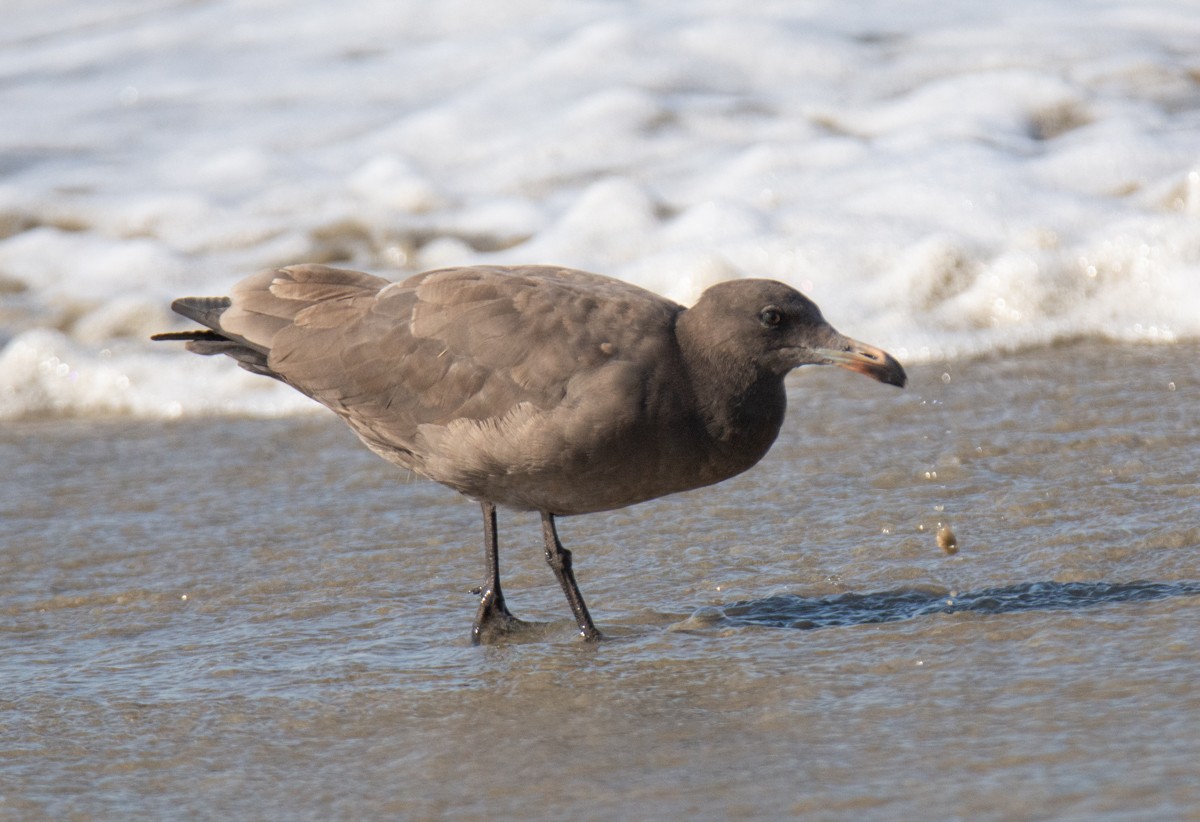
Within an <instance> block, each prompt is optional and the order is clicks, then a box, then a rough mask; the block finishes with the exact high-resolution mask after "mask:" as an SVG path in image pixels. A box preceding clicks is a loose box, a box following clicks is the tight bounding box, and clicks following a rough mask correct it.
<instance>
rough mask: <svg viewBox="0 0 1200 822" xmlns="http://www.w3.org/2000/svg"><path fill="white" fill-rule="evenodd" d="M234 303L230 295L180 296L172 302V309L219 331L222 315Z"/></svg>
mask: <svg viewBox="0 0 1200 822" xmlns="http://www.w3.org/2000/svg"><path fill="white" fill-rule="evenodd" d="M232 304H233V303H232V301H231V300H230V299H229V298H228V297H180V298H179V299H178V300H175V301H174V302H172V303H171V310H172V311H174V312H175V313H176V314H182V315H183V316H184V317H187V318H188V319H189V320H195V321H196V322H198V323H200V325H202V326H204V327H205V328H211V329H213V330H214V331H219V330H220V328H221V315H222V314H224V313H225V309H227V308H229V306H230V305H232Z"/></svg>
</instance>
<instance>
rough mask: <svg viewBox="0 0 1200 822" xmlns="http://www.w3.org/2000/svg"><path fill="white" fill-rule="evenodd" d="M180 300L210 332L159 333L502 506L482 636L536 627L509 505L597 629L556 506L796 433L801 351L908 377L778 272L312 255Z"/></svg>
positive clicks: (715, 478) (736, 457) (743, 463)
mask: <svg viewBox="0 0 1200 822" xmlns="http://www.w3.org/2000/svg"><path fill="white" fill-rule="evenodd" d="M171 307H172V309H174V310H175V311H176V312H177V313H179V314H182V315H183V316H185V317H189V318H191V319H193V320H195V321H196V322H198V323H200V324H201V325H204V326H206V327H207V329H209V330H204V331H187V332H182V333H170V334H159V335H156V336H155V337H154V339H156V340H187V341H188V345H187V347H188V350H190V351H194V352H196V353H197V354H228V355H229V356H231V357H233V358H234V359H235V360H237V361H238V364H239V365H241V366H242V367H243V368H245V369H247V370H249V371H253V372H254V373H256V374H263V375H266V376H268V377H274V378H275V379H278V380H282V381H283V382H285V383H287V384H288V385H290V386H292V387H293V388H295V389H297V390H298V391H301V392H303V393H304V394H307V395H308V396H310V397H312V398H313V399H315V400H316V401H317V402H320V403H321V404H323V405H325V406H326V407H328V408H330V409H332V410H333V411H335V412H337V413H338V414H339V415H340V416H341V417H342V419H343V420H345V422H346V424H348V425H349V426H350V427H351V428H352V429H354V432H355V433H356V434H358V436H359V438H360V439H362V441H363V442H364V443H366V445H367V447H368V448H370V449H371V450H372V451H374V452H375V453H376V454H378V455H379V456H381V457H383V458H384V459H386V460H388V461H390V462H394V463H396V464H397V465H401V466H403V467H405V468H407V469H409V470H411V471H414V472H416V473H418V474H420V475H422V476H425V477H428V478H429V479H432V480H435V481H436V482H440V483H442V484H443V485H448V486H449V487H451V488H453V489H454V490H456V491H458V492H460V493H462V494H465V495H466V496H468V497H471V498H472V499H475V500H478V501H479V502H480V503H481V504H482V506H483V530H484V547H485V551H486V559H487V579H486V581H485V583H484V585H483V587H482V589H481V593H482V596H481V599H480V603H479V611H478V613H477V615H476V618H475V625H474V628H473V631H472V637H473V639H474V641H475V642H478V641H479V640H480V639H481V638H482V637H484V636H485V634H490V633H492V632H493V631H507V630H510V629H512V628H513V627H515V626H516V625H518V624H519V621H518V620H517V619H516V618H515V617H513V616H512V614H510V613H509V611H508V608H507V607H505V604H504V595H503V594H502V593H501V590H500V571H499V564H498V557H497V541H496V506H497V505H504V506H508V507H510V508H516V509H521V510H529V511H538V512H539V513H540V514H541V516H542V537H543V540H544V542H545V550H546V560H547V561H548V562H549V564H550V567H551V568H552V569H553V570H554V573H555V576H557V578H558V581H559V584H561V585H562V588H563V591H564V593H565V594H566V596H567V601H568V602H569V603H570V605H571V610H572V612H573V613H574V615H575V621H576V622H577V623H578V625H579V631H580V633H581V634H582V636H584V637H585V638H587V639H596V638H598V637H599V636H600V633H599V632H598V631H597V630H596V627H595V625H593V624H592V619H591V616H590V615H589V614H588V610H587V606H586V605H585V604H584V601H583V596H582V594H581V593H580V592H579V587H578V586H577V585H576V584H575V576H574V574H573V573H572V570H571V553H570V552H569V551H567V550H566V549H565V548H563V546H562V543H561V542H559V539H558V534H557V532H556V529H555V525H554V518H555V517H556V516H561V515H568V514H586V513H589V512H592V511H604V510H608V509H612V508H621V507H623V506H626V505H633V504H634V503H637V502H643V501H645V500H648V499H653V498H655V497H661V496H663V495H665V494H674V493H676V492H678V491H687V490H689V489H692V488H699V487H701V486H704V485H711V484H712V483H715V482H720V481H721V480H724V479H727V478H729V477H732V476H734V475H735V474H740V473H741V472H742V471H745V470H746V469H747V468H749V467H751V466H752V465H754V464H755V463H756V462H758V461H759V460H760V459H761V458H762V456H763V455H764V454H765V453H766V452H767V449H768V448H770V447H771V443H773V442H774V441H775V436H776V435H777V434H778V433H779V427H780V424H781V423H782V422H783V415H784V409H785V405H786V401H785V396H784V388H783V378H784V376H785V375H786V374H787V373H788V372H789V371H791V370H792V369H793V368H796V367H797V366H800V365H808V364H834V365H840V366H842V367H843V368H848V369H850V370H851V371H857V372H859V373H861V374H866V375H867V376H869V377H873V378H875V379H877V380H879V381H881V382H885V383H889V384H891V385H897V386H903V385H904V382H905V375H904V369H903V368H902V367H901V366H900V363H898V362H896V360H895V359H893V358H892V357H891V356H890V355H889V354H887V353H886V352H884V351H881V350H880V349H878V348H874V347H872V346H869V345H865V344H863V343H860V342H857V341H855V340H852V339H850V338H848V337H844V336H842V335H841V334H839V333H838V332H837V331H835V330H834V329H833V328H832V327H831V326H830V325H829V324H828V323H826V322H825V320H824V319H823V318H822V316H821V312H820V309H818V308H817V306H816V305H815V304H814V303H813V302H812V301H811V300H809V299H808V298H806V297H805V296H804V295H802V294H800V293H799V292H797V291H795V290H794V289H792V288H789V287H788V286H786V285H784V284H782V283H778V282H773V281H770V280H732V281H729V282H724V283H719V284H717V285H714V286H713V287H711V288H709V289H708V290H707V291H705V292H704V294H703V295H702V296H701V297H700V300H699V302H697V303H696V304H695V305H694V306H693V307H691V308H686V309H685V308H684V307H683V306H681V305H677V304H676V303H673V302H671V301H670V300H667V299H664V298H662V297H660V296H658V295H656V294H653V293H651V292H649V291H646V290H644V289H641V288H638V287H637V286H634V285H630V284H628V283H624V282H621V281H619V280H614V279H610V278H608V277H602V276H599V275H597V274H588V273H586V272H583V271H574V270H571V269H565V268H550V267H542V266H524V267H512V268H508V267H495V266H471V267H467V268H447V269H441V270H438V271H429V272H426V273H424V274H417V275H415V276H413V277H410V278H408V279H407V280H405V281H404V282H402V283H392V282H389V281H387V280H384V279H381V278H379V277H374V276H372V275H370V274H363V273H360V272H357V271H346V270H342V269H336V268H328V267H326V266H321V265H297V266H290V267H288V268H281V269H278V270H268V271H262V272H260V273H258V274H255V275H253V276H251V277H249V278H247V279H245V280H242V281H241V282H239V283H238V284H237V285H235V286H234V287H233V289H232V291H231V293H230V296H229V297H207V298H205V297H185V298H183V299H179V300H176V301H175V302H174V303H172V305H171Z"/></svg>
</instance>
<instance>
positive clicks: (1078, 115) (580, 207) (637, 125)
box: [0, 0, 1200, 419]
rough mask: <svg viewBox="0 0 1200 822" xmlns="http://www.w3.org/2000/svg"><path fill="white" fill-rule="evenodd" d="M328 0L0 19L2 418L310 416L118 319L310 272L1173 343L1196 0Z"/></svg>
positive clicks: (891, 344)
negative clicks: (714, 291)
mask: <svg viewBox="0 0 1200 822" xmlns="http://www.w3.org/2000/svg"><path fill="white" fill-rule="evenodd" d="M351 6H352V8H347V7H346V6H345V5H344V4H342V5H339V6H338V7H337V8H332V7H331V8H330V9H312V8H300V7H297V8H294V9H293V8H290V7H289V8H278V7H275V6H273V5H271V4H267V3H262V4H255V3H248V4H239V5H238V7H237V8H236V9H233V8H231V7H226V6H223V5H220V4H218V5H207V6H192V5H183V6H168V7H163V8H159V9H151V10H146V9H144V8H143V7H142V6H141V5H140V4H127V5H124V6H122V5H121V4H115V5H108V6H106V7H105V9H103V10H100V9H96V8H94V4H88V3H84V2H82V1H81V0H67V1H66V2H62V3H59V4H58V5H57V6H56V11H55V14H54V15H53V17H52V18H47V16H46V15H45V14H44V10H43V9H42V7H41V6H40V5H39V4H25V5H18V6H17V7H16V8H14V9H10V10H9V11H8V12H7V13H6V26H5V33H4V34H3V35H0V38H2V42H3V44H4V48H3V50H2V51H0V80H2V82H0V106H2V107H3V110H4V111H6V112H9V113H15V114H13V115H12V116H10V117H7V118H6V125H5V129H4V131H3V133H2V134H0V158H3V159H2V160H0V163H2V170H3V173H4V177H3V178H2V181H0V419H19V418H29V417H37V416H39V415H47V414H49V415H93V414H102V415H131V416H138V417H151V418H171V417H178V416H191V415H207V414H239V415H240V414H250V415H278V414H293V413H302V412H303V411H304V410H306V409H310V408H312V407H313V405H312V403H310V402H308V401H307V400H305V399H304V398H302V397H296V396H293V395H292V394H290V393H289V392H288V391H287V389H285V388H283V387H282V386H277V385H274V384H272V383H271V382H270V381H267V380H261V379H254V378H252V377H250V376H249V375H246V374H243V373H241V372H240V371H238V369H236V368H233V367H232V366H231V364H229V363H219V362H208V361H203V360H199V358H196V357H190V356H189V355H187V354H185V353H184V352H182V351H180V350H178V347H171V346H157V347H155V346H153V345H152V344H151V343H150V342H149V341H148V339H147V338H148V335H149V334H150V333H151V332H153V331H159V330H166V329H170V328H178V327H182V324H181V323H180V321H178V320H177V319H176V318H173V317H172V316H171V315H170V313H169V311H168V308H167V306H168V304H169V301H170V299H171V298H172V297H175V296H181V295H185V294H187V295H193V294H195V295H207V294H220V293H223V292H224V291H225V290H227V288H228V287H229V285H230V284H231V283H233V282H234V281H236V280H237V279H239V278H240V277H242V276H245V275H247V274H249V273H251V272H253V271H255V270H257V269H259V268H262V267H264V266H271V265H286V264H289V263H295V262H305V261H314V262H330V263H335V264H344V265H348V266H351V267H357V268H363V269H367V270H371V271H373V272H376V273H381V274H384V275H385V276H390V277H393V278H397V279H398V278H402V277H403V276H405V275H406V274H408V273H411V272H413V271H416V270H421V269H424V268H430V267H437V266H444V265H456V264H467V263H478V262H498V263H510V262H537V263H555V264H561V265H569V266H574V267H579V268H585V269H589V270H594V271H598V272H601V273H606V274H612V275H615V276H619V277H622V278H624V279H627V280H630V281H632V282H636V283H638V284H641V285H644V286H646V287H648V288H651V289H653V290H655V291H658V292H660V293H663V294H665V295H667V296H669V297H672V298H673V299H676V300H679V301H681V302H685V303H688V302H691V301H692V300H694V299H695V298H696V297H697V296H698V295H699V293H700V292H701V291H702V290H703V289H704V288H705V287H706V286H707V285H710V284H711V283H713V282H716V281H719V280H721V279H727V278H729V277H736V276H754V277H771V278H776V279H780V280H783V281H785V282H787V283H789V284H791V285H794V286H796V287H798V288H800V289H801V290H803V291H805V292H806V293H808V294H809V296H811V297H812V298H813V299H815V300H816V301H817V302H818V303H819V304H820V305H821V306H822V308H823V309H824V311H825V313H826V315H827V316H828V317H829V318H830V319H831V320H832V321H833V322H834V323H835V324H836V325H837V326H838V327H839V328H841V329H842V330H844V331H846V332H847V333H850V334H853V335H855V336H858V337H860V338H867V339H871V340H872V341H873V342H876V343H878V344H880V345H882V346H884V347H886V348H888V349H889V350H891V351H893V352H894V353H896V354H897V356H899V357H900V358H901V359H902V360H905V361H907V362H914V363H915V362H922V361H933V360H955V359H959V358H964V357H970V356H975V355H979V354H986V353H991V352H1003V351H1010V350H1014V349H1018V348H1024V347H1031V346H1038V345H1045V344H1051V343H1054V342H1056V341H1059V340H1063V339H1072V338H1078V337H1093V338H1099V339H1106V340H1114V341H1122V342H1130V341H1132V342H1149V343H1168V344H1169V343H1171V342H1174V341H1177V340H1183V339H1194V338H1196V337H1197V336H1200V310H1197V307H1198V306H1200V149H1197V145H1198V140H1197V138H1198V135H1200V114H1198V112H1200V79H1198V78H1200V68H1198V66H1197V64H1196V62H1195V57H1194V48H1193V47H1194V44H1195V42H1196V41H1197V38H1198V37H1200V17H1198V16H1197V15H1196V13H1195V11H1194V9H1193V7H1192V4H1191V3H1189V2H1183V0H1180V2H1162V3H1157V4H1155V5H1154V6H1153V7H1145V8H1143V7H1142V6H1133V5H1131V6H1129V7H1119V6H1118V7H1113V6H1112V5H1111V4H1101V3H1086V2H1084V3H1077V2H1066V0H1063V2H1059V3H1054V4H1050V5H1047V4H1045V3H1033V2H1020V1H1018V2H1015V3H1008V4H1005V5H1004V7H1003V8H1000V7H997V6H995V4H991V3H982V2H980V3H974V4H959V5H957V6H955V7H954V8H949V9H947V8H942V7H941V6H933V5H930V6H929V7H927V8H921V7H911V6H906V10H905V12H904V13H903V14H900V13H898V12H897V11H895V10H893V8H892V7H891V6H890V5H888V4H883V3H881V4H877V5H870V4H868V5H867V6H862V5H861V4H859V5H855V6H854V7H853V8H851V7H839V6H828V7H819V8H807V9H802V8H796V9H791V8H787V7H780V8H777V9H764V10H761V11H753V12H750V11H747V10H746V9H744V8H741V7H736V6H729V7H724V6H721V5H712V6H703V7H696V6H692V5H687V4H684V5H680V6H679V7H674V6H667V7H662V6H656V7H641V6H622V5H615V6H596V7H581V6H578V5H577V4H566V3H564V4H558V5H552V6H549V7H545V8H543V7H541V6H539V8H538V11H537V13H536V14H534V13H533V12H532V11H531V10H529V9H524V8H521V7H505V8H504V9H496V8H494V7H493V6H491V5H485V4H483V3H479V2H464V3H460V4H457V5H456V6H455V10H454V13H453V14H447V15H437V14H432V13H430V12H429V11H428V10H427V9H425V10H423V11H421V12H420V13H419V14H418V13H416V12H415V11H413V10H411V9H408V8H407V7H405V6H404V5H403V4H377V3H372V2H367V1H366V0H359V2H352V3H351ZM414 8H415V7H414ZM49 101H53V105H50V104H49Z"/></svg>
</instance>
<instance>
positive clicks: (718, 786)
mask: <svg viewBox="0 0 1200 822" xmlns="http://www.w3.org/2000/svg"><path fill="white" fill-rule="evenodd" d="M911 376H912V383H911V385H910V388H909V389H908V390H907V391H904V392H899V391H893V390H888V389H885V388H882V387H880V386H878V385H875V384H872V383H869V382H868V381H866V380H860V379H855V378H853V377H852V376H850V375H846V374H844V373H835V372H834V371H833V370H832V369H828V370H815V369H810V370H808V371H804V372H802V373H800V374H798V375H796V376H794V377H793V378H792V379H791V381H790V382H789V388H790V395H791V397H790V399H791V407H790V411H789V416H788V420H787V422H786V423H785V426H784V430H783V433H782V434H781V437H780V441H779V442H778V443H777V444H776V446H775V449H774V450H773V451H772V452H771V454H770V455H769V456H768V457H767V458H766V460H764V462H763V463H762V464H761V465H760V466H758V467H757V468H756V469H754V470H752V471H751V472H750V473H748V474H746V475H743V476H741V477H738V478H736V479H734V480H732V481H730V482H727V483H725V484H724V485H721V486H718V487H715V488H712V489H707V490H702V491H698V492H693V493H690V494H685V495H680V496H676V497H672V498H668V499H665V500H660V501H657V502H654V503H649V504H645V505H642V506H638V507H636V508H632V509H627V510H625V511H619V512H614V513H610V514H598V515H591V516H587V517H581V518H569V519H565V520H563V521H562V523H561V525H562V527H561V533H562V536H563V540H564V542H565V543H566V544H567V545H568V546H569V547H571V548H572V550H574V552H575V560H576V572H577V574H578V577H579V581H580V584H581V586H582V588H583V590H584V593H585V594H586V595H587V597H588V603H589V605H590V606H591V608H592V612H593V616H595V618H596V620H597V623H598V625H599V626H600V628H601V629H602V630H604V631H606V633H607V634H608V635H609V636H610V637H611V639H610V640H609V641H606V642H603V643H601V644H599V645H596V646H591V645H585V644H583V643H580V642H578V641H577V640H576V639H575V637H574V625H573V623H572V621H571V620H570V618H569V613H568V612H567V610H566V608H565V605H564V603H563V602H562V601H561V599H562V598H561V594H560V593H559V591H558V590H557V586H556V585H555V584H554V580H553V577H552V576H551V574H550V572H549V570H548V569H547V568H545V566H544V563H543V561H542V558H541V555H540V554H541V552H540V546H539V539H538V532H537V523H536V518H534V517H532V516H527V515H514V514H511V513H504V512H502V514H501V539H502V545H501V551H502V555H501V559H502V562H503V563H504V568H505V585H506V594H507V596H508V598H509V605H510V607H512V608H513V610H514V612H516V613H517V614H518V615H519V616H522V617H525V618H531V619H537V620H547V621H549V622H550V625H549V626H548V628H547V630H546V631H545V632H543V633H540V634H539V635H537V636H533V637H530V638H528V641H523V642H514V643H510V644H507V645H503V646H493V647H485V648H473V647H471V646H470V644H469V637H468V634H469V628H470V621H471V618H472V616H473V614H474V606H475V598H474V597H473V596H472V595H471V594H470V593H469V589H470V588H471V587H473V586H475V585H477V584H479V582H480V581H481V578H482V548H481V546H480V545H479V536H478V532H479V522H478V520H479V513H478V508H477V506H475V505H474V504H471V503H469V502H467V501H464V500H462V499H461V498H459V497H457V496H456V495H455V494H453V493H452V492H449V491H447V490H445V489H442V488H440V487H438V486H435V485H432V484H430V483H427V482H423V481H418V480H411V479H408V478H406V477H405V476H404V475H402V474H401V473H400V472H398V471H397V470H396V469H394V468H392V467H391V466H389V465H387V464H385V463H383V462H382V461H381V460H378V459H377V458H376V457H374V456H372V455H371V454H369V453H368V452H366V451H365V449H362V448H361V447H360V446H359V445H358V444H357V441H356V440H355V439H354V438H353V436H352V435H351V434H350V433H349V432H348V431H346V430H344V429H343V428H342V427H341V426H340V424H339V423H337V422H336V421H335V420H333V419H332V418H331V417H330V416H328V415H325V414H314V415H313V416H311V417H303V418H292V419H284V420H273V421H271V420H268V421H263V420H191V421H182V422H178V423H170V424H168V423H144V422H131V421H127V420H126V421H96V420H60V421H41V422H35V421H31V422H26V423H15V424H14V423H9V424H5V425H4V426H3V427H2V428H0V465H2V466H3V471H2V473H0V567H2V574H0V681H3V682H4V688H3V689H2V692H0V739H3V740H4V756H3V758H2V759H0V816H3V818H13V819H34V818H57V819H61V818H78V819H88V818H94V819H102V818H119V817H123V816H140V817H165V816H168V815H170V816H180V817H184V818H201V819H203V818H227V817H230V816H234V817H240V818H255V817H257V818H262V817H266V816H277V817H287V818H292V819H327V818H413V819H422V818H435V817H440V816H451V817H455V818H466V819H472V818H484V817H487V816H492V815H498V816H500V817H501V818H546V819H550V818H563V817H565V816H567V815H570V814H573V815H576V816H579V817H584V818H589V817H590V818H601V817H618V816H621V817H627V818H678V817H682V816H689V817H695V818H700V819H721V818H779V817H784V816H789V815H791V816H796V815H802V816H803V817H804V818H806V819H808V818H812V819H841V818H845V819H851V818H853V819H892V818H902V817H912V818H916V817H918V816H920V817H922V818H923V817H930V818H933V817H948V818H981V819H1000V818H1004V819H1021V818H1048V817H1054V818H1080V819H1083V818H1086V819H1165V818H1177V819H1183V818H1197V815H1198V814H1200V783H1198V782H1197V780H1196V778H1195V762H1196V761H1200V691H1198V690H1197V689H1196V687H1195V683H1196V682H1197V681H1200V656H1197V654H1196V649H1197V648H1200V627H1198V625H1200V620H1197V618H1196V617H1197V614H1198V613H1200V611H1198V609H1200V596H1198V595H1200V569H1198V567H1197V556H1198V551H1200V425H1198V423H1200V411H1198V410H1197V409H1200V345H1197V344H1181V345H1174V346H1157V347H1150V346H1122V345H1111V344H1099V343H1089V342H1081V343H1078V344H1075V345H1070V346H1060V347H1055V348H1050V349H1040V350H1035V351H1026V352H1022V353H1019V354H1016V355H1012V356H1008V357H1003V358H1000V357H994V358H988V359H980V360H972V361H969V362H964V363H955V364H951V365H941V366H937V365H931V366H923V367H917V368H913V369H911ZM940 524H943V525H947V526H949V527H950V528H952V529H953V532H954V534H955V537H956V545H957V548H958V552H957V553H956V554H953V555H947V554H946V553H945V551H944V550H943V549H942V548H940V547H939V545H938V539H937V533H938V529H939V526H940Z"/></svg>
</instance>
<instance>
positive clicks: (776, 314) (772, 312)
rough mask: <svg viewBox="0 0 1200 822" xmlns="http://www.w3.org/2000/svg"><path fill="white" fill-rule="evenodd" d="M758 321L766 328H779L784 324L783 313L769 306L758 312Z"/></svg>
mask: <svg viewBox="0 0 1200 822" xmlns="http://www.w3.org/2000/svg"><path fill="white" fill-rule="evenodd" d="M758 321H759V322H760V323H762V324H763V327H764V328H777V327H778V326H779V325H780V324H781V323H782V322H783V312H782V311H780V310H779V309H778V308H776V307H775V306H773V305H768V306H767V307H766V308H764V309H763V310H762V311H760V312H758Z"/></svg>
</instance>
